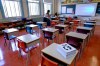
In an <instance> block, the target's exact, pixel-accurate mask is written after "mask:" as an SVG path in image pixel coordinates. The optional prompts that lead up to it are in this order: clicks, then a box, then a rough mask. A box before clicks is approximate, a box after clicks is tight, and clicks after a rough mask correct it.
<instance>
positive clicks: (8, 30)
mask: <svg viewBox="0 0 100 66" xmlns="http://www.w3.org/2000/svg"><path fill="white" fill-rule="evenodd" d="M15 31H18V29H16V28H10V29H5V30H3V32H5V33H11V32H15Z"/></svg>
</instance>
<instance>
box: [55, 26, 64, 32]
mask: <svg viewBox="0 0 100 66" xmlns="http://www.w3.org/2000/svg"><path fill="white" fill-rule="evenodd" d="M55 28H56V29H59V34H62V33H64V28H62V27H58V26H55Z"/></svg>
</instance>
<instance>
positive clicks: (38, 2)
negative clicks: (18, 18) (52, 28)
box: [27, 0, 41, 17]
mask: <svg viewBox="0 0 100 66" xmlns="http://www.w3.org/2000/svg"><path fill="white" fill-rule="evenodd" d="M29 3H37V4H38V5H39V14H38V15H30V10H29ZM27 8H28V16H29V17H30V16H40V15H41V12H40V10H41V7H40V1H33V2H30V1H28V0H27Z"/></svg>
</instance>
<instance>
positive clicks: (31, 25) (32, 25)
mask: <svg viewBox="0 0 100 66" xmlns="http://www.w3.org/2000/svg"><path fill="white" fill-rule="evenodd" d="M26 27H38V25H34V24H30V25H26Z"/></svg>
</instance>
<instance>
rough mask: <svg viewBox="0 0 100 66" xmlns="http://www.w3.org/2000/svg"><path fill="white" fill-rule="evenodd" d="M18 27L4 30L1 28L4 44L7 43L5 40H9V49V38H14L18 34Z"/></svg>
mask: <svg viewBox="0 0 100 66" xmlns="http://www.w3.org/2000/svg"><path fill="white" fill-rule="evenodd" d="M18 31H19V30H18V29H16V28H10V29H5V30H3V33H4V40H5V43H4V45H6V44H7V42H6V40H9V49H10V48H11V45H10V44H11V42H10V40H11V39H14V38H16V36H18ZM14 42H15V40H14Z"/></svg>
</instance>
